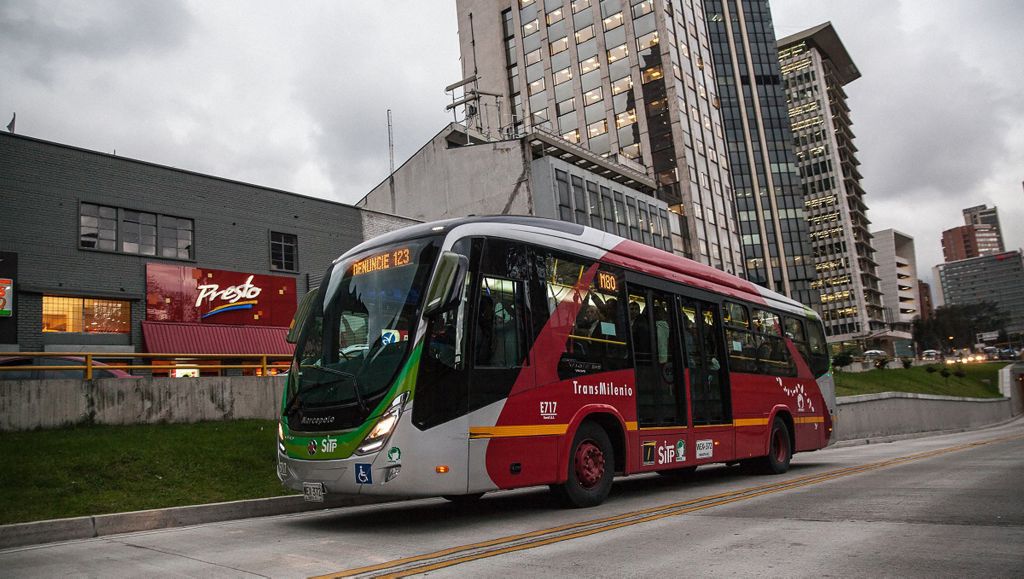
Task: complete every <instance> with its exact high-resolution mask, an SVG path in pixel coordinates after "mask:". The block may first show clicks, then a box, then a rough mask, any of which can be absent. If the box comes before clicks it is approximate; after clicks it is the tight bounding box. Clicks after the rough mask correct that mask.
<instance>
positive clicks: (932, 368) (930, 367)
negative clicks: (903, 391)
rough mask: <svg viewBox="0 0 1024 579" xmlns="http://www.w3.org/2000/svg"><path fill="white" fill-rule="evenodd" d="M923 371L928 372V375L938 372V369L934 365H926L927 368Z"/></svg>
mask: <svg viewBox="0 0 1024 579" xmlns="http://www.w3.org/2000/svg"><path fill="white" fill-rule="evenodd" d="M924 371H925V372H928V373H929V374H934V373H936V372H938V371H939V369H938V368H936V367H935V364H928V365H927V366H925V367H924Z"/></svg>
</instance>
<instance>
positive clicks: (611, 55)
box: [608, 44, 629, 63]
mask: <svg viewBox="0 0 1024 579" xmlns="http://www.w3.org/2000/svg"><path fill="white" fill-rule="evenodd" d="M628 54H629V50H628V49H627V48H626V45H625V44H620V45H619V46H616V47H615V48H610V49H608V62H609V63H612V62H615V61H616V60H621V59H623V58H626V56H627V55H628Z"/></svg>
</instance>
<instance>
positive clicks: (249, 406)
mask: <svg viewBox="0 0 1024 579" xmlns="http://www.w3.org/2000/svg"><path fill="white" fill-rule="evenodd" d="M284 384H285V378H284V377H283V376H279V377H267V378H263V377H256V376H224V377H210V378H153V377H143V378H137V379H123V378H106V379H101V380H79V379H72V380H0V431H17V430H32V429H36V428H57V427H60V426H67V425H71V424H80V423H94V424H152V423H156V422H199V421H204V420H231V419H239V418H264V419H267V420H273V419H275V418H277V412H278V408H279V406H280V404H281V395H282V392H283V389H284Z"/></svg>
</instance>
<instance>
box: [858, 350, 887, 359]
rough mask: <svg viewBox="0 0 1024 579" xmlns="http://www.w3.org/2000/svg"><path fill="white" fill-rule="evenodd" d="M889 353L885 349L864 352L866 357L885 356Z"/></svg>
mask: <svg viewBox="0 0 1024 579" xmlns="http://www.w3.org/2000/svg"><path fill="white" fill-rule="evenodd" d="M888 355H889V354H887V353H886V352H885V351H883V350H867V351H866V352H864V357H865V358H885V357H886V356H888Z"/></svg>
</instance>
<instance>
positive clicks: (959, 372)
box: [953, 364, 967, 378]
mask: <svg viewBox="0 0 1024 579" xmlns="http://www.w3.org/2000/svg"><path fill="white" fill-rule="evenodd" d="M953 375H954V376H956V377H957V378H963V377H964V376H966V375H967V372H965V371H964V368H963V366H960V365H959V364H958V365H957V367H956V370H953Z"/></svg>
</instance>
